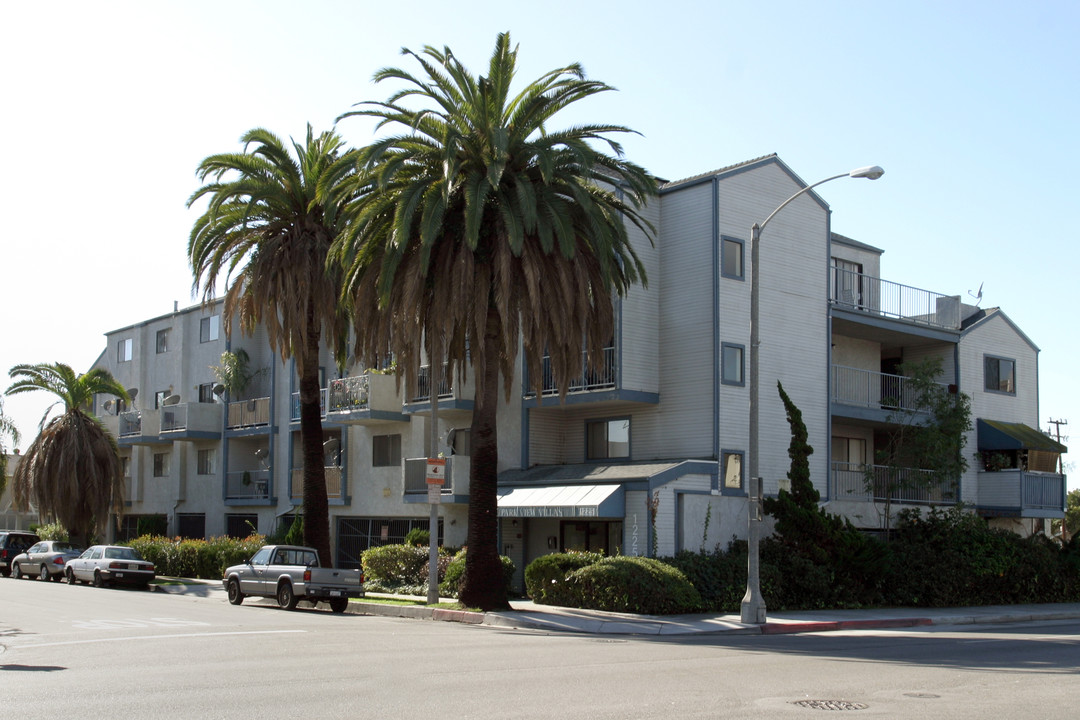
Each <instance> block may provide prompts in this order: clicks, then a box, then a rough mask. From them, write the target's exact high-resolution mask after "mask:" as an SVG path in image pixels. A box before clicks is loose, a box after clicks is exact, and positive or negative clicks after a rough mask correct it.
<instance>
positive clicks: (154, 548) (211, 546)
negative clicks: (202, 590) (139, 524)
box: [127, 535, 264, 580]
mask: <svg viewBox="0 0 1080 720" xmlns="http://www.w3.org/2000/svg"><path fill="white" fill-rule="evenodd" d="M263 541H264V538H263V536H262V535H252V536H250V537H247V538H244V539H243V540H238V539H236V538H229V537H215V538H210V539H209V540H187V539H182V538H166V537H161V536H154V535H143V536H141V537H137V538H135V539H134V540H132V541H130V542H128V543H127V545H129V546H131V547H132V548H134V549H135V550H136V551H137V552H138V553H139V555H141V556H142V557H143V559H145V560H148V561H150V562H152V563H154V570H155V572H156V573H157V574H158V575H165V576H167V577H190V578H203V579H206V580H217V579H220V578H221V577H222V576H223V575H224V574H225V568H227V567H229V566H230V565H237V564H239V563H242V562H244V561H245V560H247V559H248V558H249V557H251V556H252V555H254V554H255V552H256V551H257V550H258V549H259V548H260V547H262V545H263Z"/></svg>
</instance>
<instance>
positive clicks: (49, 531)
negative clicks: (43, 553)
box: [30, 522, 70, 542]
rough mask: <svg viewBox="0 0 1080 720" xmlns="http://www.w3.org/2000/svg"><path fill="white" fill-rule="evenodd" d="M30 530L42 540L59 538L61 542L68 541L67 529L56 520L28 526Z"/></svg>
mask: <svg viewBox="0 0 1080 720" xmlns="http://www.w3.org/2000/svg"><path fill="white" fill-rule="evenodd" d="M30 532H32V533H34V534H35V535H37V536H38V537H39V538H40V539H42V540H59V541H61V542H68V540H69V539H70V538H69V537H68V531H67V530H66V529H65V528H64V526H63V525H61V524H60V523H58V522H53V523H46V524H45V525H38V526H36V527H35V526H33V525H31V526H30Z"/></svg>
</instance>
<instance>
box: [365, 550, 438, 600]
mask: <svg viewBox="0 0 1080 720" xmlns="http://www.w3.org/2000/svg"><path fill="white" fill-rule="evenodd" d="M360 562H361V564H362V566H363V568H364V579H365V581H366V582H368V583H377V584H378V585H380V586H381V587H383V588H385V589H387V590H392V589H394V588H399V587H402V586H415V585H420V584H422V583H423V582H424V580H425V578H426V577H427V564H428V551H427V550H426V549H425V548H420V547H415V546H413V545H382V546H379V547H373V548H368V549H367V550H365V551H364V552H363V554H362V555H361V556H360Z"/></svg>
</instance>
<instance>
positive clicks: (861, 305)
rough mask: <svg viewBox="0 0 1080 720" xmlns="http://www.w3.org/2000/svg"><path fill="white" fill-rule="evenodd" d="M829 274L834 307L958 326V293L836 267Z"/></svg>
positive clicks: (949, 327) (932, 324)
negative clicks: (918, 286) (902, 282)
mask: <svg viewBox="0 0 1080 720" xmlns="http://www.w3.org/2000/svg"><path fill="white" fill-rule="evenodd" d="M831 277H832V287H831V288H830V291H829V304H830V305H832V306H833V307H834V308H837V309H840V310H849V311H853V312H858V313H864V314H865V315H867V316H868V317H880V318H889V319H892V320H902V321H905V322H908V323H911V324H914V325H922V326H926V327H930V328H936V329H941V330H959V329H960V305H961V303H960V297H959V296H957V295H952V296H950V295H942V294H940V293H936V292H931V291H930V290H921V289H919V288H915V287H911V286H909V285H901V284H900V283H895V282H891V281H889V280H882V279H881V278H876V277H872V276H870V275H864V274H863V273H860V272H855V271H852V270H842V269H840V268H835V267H834V268H832V275H831Z"/></svg>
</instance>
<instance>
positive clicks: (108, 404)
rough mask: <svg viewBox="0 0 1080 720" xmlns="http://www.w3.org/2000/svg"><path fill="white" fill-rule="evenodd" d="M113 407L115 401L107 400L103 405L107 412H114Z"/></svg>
mask: <svg viewBox="0 0 1080 720" xmlns="http://www.w3.org/2000/svg"><path fill="white" fill-rule="evenodd" d="M112 406H113V401H112V400H106V401H105V403H104V404H103V405H102V407H103V408H105V412H112Z"/></svg>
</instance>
